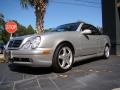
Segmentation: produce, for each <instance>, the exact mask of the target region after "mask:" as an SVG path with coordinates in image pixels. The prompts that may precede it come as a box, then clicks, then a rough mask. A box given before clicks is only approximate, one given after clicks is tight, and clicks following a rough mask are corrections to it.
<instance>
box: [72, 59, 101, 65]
mask: <svg viewBox="0 0 120 90" xmlns="http://www.w3.org/2000/svg"><path fill="white" fill-rule="evenodd" d="M99 60H103V58H102V57H95V58H90V59H85V60H81V61H78V62H75V63H74V65H73V67H77V66H80V65H84V64H88V63H92V62H96V61H99Z"/></svg>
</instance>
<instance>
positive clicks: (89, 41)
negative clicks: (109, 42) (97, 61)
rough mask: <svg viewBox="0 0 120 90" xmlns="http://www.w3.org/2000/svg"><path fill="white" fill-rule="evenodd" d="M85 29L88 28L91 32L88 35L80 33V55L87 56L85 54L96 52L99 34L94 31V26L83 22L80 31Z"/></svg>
mask: <svg viewBox="0 0 120 90" xmlns="http://www.w3.org/2000/svg"><path fill="white" fill-rule="evenodd" d="M85 29H89V30H91V32H92V33H91V34H88V35H84V34H81V35H80V39H81V40H80V41H81V42H80V46H81V48H80V53H79V55H80V56H87V55H93V54H96V53H97V52H98V46H99V43H98V42H99V41H98V39H99V35H98V34H97V33H96V32H94V30H96V28H94V26H92V25H89V24H84V25H83V27H82V28H81V32H82V31H84V30H85Z"/></svg>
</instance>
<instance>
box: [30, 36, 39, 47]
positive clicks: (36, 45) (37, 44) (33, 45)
mask: <svg viewBox="0 0 120 90" xmlns="http://www.w3.org/2000/svg"><path fill="white" fill-rule="evenodd" d="M40 41H41V38H40V37H35V38H34V39H33V40H32V42H31V43H32V45H31V48H32V49H35V48H37V47H38V46H39V44H40Z"/></svg>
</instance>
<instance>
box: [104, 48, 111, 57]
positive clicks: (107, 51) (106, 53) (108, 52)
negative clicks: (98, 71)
mask: <svg viewBox="0 0 120 90" xmlns="http://www.w3.org/2000/svg"><path fill="white" fill-rule="evenodd" d="M109 57H110V48H109V46H105V49H104V58H105V59H108V58H109Z"/></svg>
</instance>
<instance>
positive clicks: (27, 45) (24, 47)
mask: <svg viewBox="0 0 120 90" xmlns="http://www.w3.org/2000/svg"><path fill="white" fill-rule="evenodd" d="M30 46H31V42H30V40H29V41H27V42H26V43H25V44H24V45H23V49H28V48H30Z"/></svg>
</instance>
